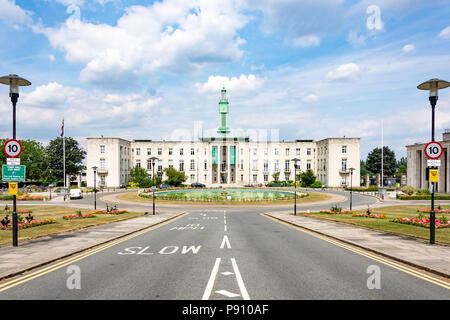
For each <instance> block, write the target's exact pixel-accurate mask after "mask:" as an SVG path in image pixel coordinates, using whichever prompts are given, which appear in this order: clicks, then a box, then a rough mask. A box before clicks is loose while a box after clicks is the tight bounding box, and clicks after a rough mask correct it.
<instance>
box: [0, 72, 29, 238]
mask: <svg viewBox="0 0 450 320" xmlns="http://www.w3.org/2000/svg"><path fill="white" fill-rule="evenodd" d="M0 83H2V84H6V85H9V96H10V98H11V102H12V105H13V139H16V104H17V100H18V99H19V87H20V86H29V85H31V82H30V81H28V80H26V79H24V78H21V77H19V76H18V75H17V74H10V75H8V76H3V77H0ZM12 218H13V220H12V224H13V225H12V234H13V246H14V247H17V245H18V226H17V196H16V195H14V196H13V215H12Z"/></svg>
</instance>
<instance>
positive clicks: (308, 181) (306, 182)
mask: <svg viewBox="0 0 450 320" xmlns="http://www.w3.org/2000/svg"><path fill="white" fill-rule="evenodd" d="M300 181H301V186H302V187H309V186H310V185H312V184H313V183H314V182H315V181H316V176H315V175H314V172H313V171H312V170H311V169H308V170H306V171H305V172H302V173H300Z"/></svg>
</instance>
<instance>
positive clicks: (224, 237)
mask: <svg viewBox="0 0 450 320" xmlns="http://www.w3.org/2000/svg"><path fill="white" fill-rule="evenodd" d="M225 245H226V246H227V249H231V244H230V240H228V237H227V236H223V240H222V244H221V245H220V249H223V248H224V247H225Z"/></svg>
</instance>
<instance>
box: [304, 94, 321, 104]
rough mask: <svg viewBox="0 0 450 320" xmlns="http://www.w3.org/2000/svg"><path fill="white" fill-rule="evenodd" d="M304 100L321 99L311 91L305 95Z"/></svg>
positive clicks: (313, 100)
mask: <svg viewBox="0 0 450 320" xmlns="http://www.w3.org/2000/svg"><path fill="white" fill-rule="evenodd" d="M302 100H303V102H305V103H313V102H317V101H319V97H318V96H317V95H315V94H312V93H310V94H308V95H306V96H304V97H303V99H302Z"/></svg>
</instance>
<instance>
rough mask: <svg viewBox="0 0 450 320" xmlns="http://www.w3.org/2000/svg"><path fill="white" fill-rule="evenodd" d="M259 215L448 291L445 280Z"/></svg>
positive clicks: (449, 284)
mask: <svg viewBox="0 0 450 320" xmlns="http://www.w3.org/2000/svg"><path fill="white" fill-rule="evenodd" d="M261 215H263V216H264V217H266V218H269V219H272V220H273V221H276V222H278V223H281V224H284V225H286V226H288V227H291V228H294V229H297V230H300V231H302V232H304V233H307V234H309V235H311V236H313V237H316V238H319V239H321V240H324V241H327V242H329V243H332V244H334V245H336V246H339V247H341V248H344V249H347V250H349V251H352V252H355V253H357V254H359V255H361V256H364V257H366V258H369V259H372V260H375V261H378V262H380V263H382V264H385V265H387V266H389V267H392V268H394V269H397V270H400V271H402V272H405V273H407V274H410V275H412V276H414V277H417V278H420V279H422V280H425V281H428V282H431V283H433V284H435V285H438V286H441V287H443V288H445V289H448V290H450V282H449V281H445V280H441V279H438V278H436V277H432V276H430V275H428V274H425V273H423V272H419V271H417V270H415V269H413V268H410V267H407V266H405V265H402V264H399V263H396V262H394V261H393V260H390V259H389V260H388V259H385V258H383V257H381V256H379V255H375V254H372V253H369V252H368V251H365V250H362V249H359V248H357V247H354V246H351V245H348V244H345V243H343V242H340V241H337V240H334V239H332V238H329V237H327V236H323V235H321V234H318V233H316V232H312V231H309V230H307V229H304V228H302V227H298V226H295V225H293V224H290V223H287V222H284V221H282V220H279V219H277V218H274V217H271V216H268V215H266V214H261Z"/></svg>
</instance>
